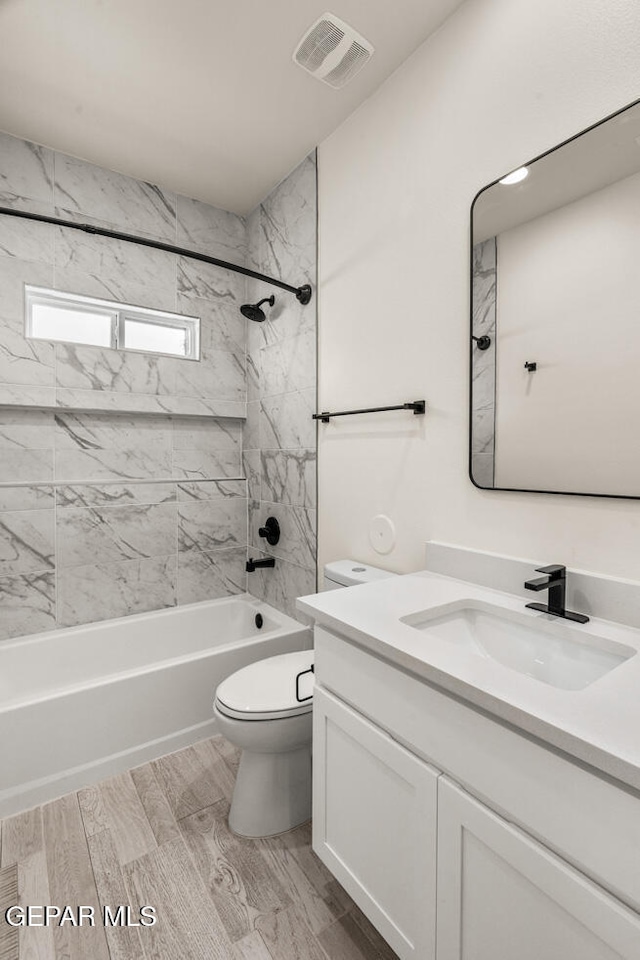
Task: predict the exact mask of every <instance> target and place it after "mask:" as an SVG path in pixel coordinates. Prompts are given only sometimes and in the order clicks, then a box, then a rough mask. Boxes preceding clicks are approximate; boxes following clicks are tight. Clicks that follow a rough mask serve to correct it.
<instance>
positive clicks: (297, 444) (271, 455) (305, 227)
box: [244, 157, 316, 617]
mask: <svg viewBox="0 0 640 960" xmlns="http://www.w3.org/2000/svg"><path fill="white" fill-rule="evenodd" d="M247 245H248V255H249V266H250V267H252V269H254V270H258V271H259V272H261V273H266V274H268V275H270V276H278V277H282V278H283V279H286V278H287V277H289V278H297V279H295V280H293V282H294V283H304V282H306V283H311V284H312V286H313V289H314V293H315V286H316V165H315V158H314V157H308V158H307V159H306V160H305V161H304V162H303V163H301V164H300V166H299V167H298V168H297V169H296V170H294V172H293V173H292V174H291V175H290V176H289V177H287V179H286V180H284V181H283V182H282V183H281V184H280V186H279V187H278V188H277V189H276V190H274V191H273V193H271V194H270V195H269V197H267V199H266V200H265V201H264V202H263V203H262V204H260V206H259V207H257V209H256V210H254V212H253V213H252V214H251V216H250V217H249V218H248V220H247ZM289 282H292V281H291V279H290V280H289ZM271 293H274V294H275V298H276V300H275V304H274V306H273V307H271V308H269V306H268V305H267V304H265V307H266V310H265V313H266V320H265V321H264V323H250V324H249V329H248V343H247V389H248V400H249V403H248V405H247V422H246V425H245V437H244V465H245V472H246V476H247V483H248V495H249V546H250V551H251V552H252V554H253V556H265V555H269V556H273V557H275V558H276V566H275V567H274V568H273V569H265V570H256V571H255V572H254V573H252V574H249V590H250V592H251V593H253V594H254V595H255V596H258V597H261V598H262V599H264V600H266V601H267V602H268V603H271V604H273V605H274V606H276V607H278V608H280V609H282V610H284V611H285V612H286V613H288V614H289V615H290V616H298V617H300V616H301V615H300V614H296V610H295V606H294V601H295V598H296V597H299V596H302V595H304V594H307V593H314V592H315V590H316V426H315V421H314V420H312V419H311V415H312V414H313V413H314V411H315V403H316V310H315V307H314V302H315V298H314V300H312V302H311V303H310V304H308V305H307V306H302V305H301V304H300V303H298V301H297V300H296V298H295V297H292V296H287V295H286V294H284V295H282V294H279V293H278V291H277V290H274V289H273V288H268V287H267V286H266V285H265V284H263V283H259V282H258V281H255V280H250V281H249V283H248V296H249V299H250V300H251V301H252V302H255V301H256V300H258V299H261V298H262V297H266V296H269V295H270V294H271ZM269 516H274V517H276V519H277V520H278V522H279V524H280V529H281V532H282V535H281V539H280V542H279V543H278V544H277V545H276V546H273V547H272V546H269V545H268V544H267V543H266V541H265V540H264V539H263V538H262V537H260V536H259V534H258V530H259V528H260V527H261V526H262V525H263V524H264V522H265V520H266V519H267V517H269Z"/></svg>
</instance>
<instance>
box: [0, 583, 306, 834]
mask: <svg viewBox="0 0 640 960" xmlns="http://www.w3.org/2000/svg"><path fill="white" fill-rule="evenodd" d="M258 613H259V614H261V616H262V620H263V623H262V627H261V628H259V627H258V626H257V624H256V615H257V614H258ZM311 642H312V641H311V631H310V630H309V629H308V628H307V627H304V626H302V625H301V624H300V623H298V622H297V621H295V620H292V619H291V618H289V617H287V616H285V615H284V614H282V613H279V612H278V611H277V610H274V609H273V607H270V606H269V605H268V604H266V603H263V602H262V601H260V600H256V599H255V598H254V597H251V596H249V595H248V594H242V595H240V596H236V597H229V598H224V599H222V600H208V601H205V602H203V603H194V604H190V605H188V606H184V607H174V608H172V609H170V610H161V611H154V612H153V613H145V614H137V615H135V616H131V617H123V618H121V619H118V620H108V621H105V622H102V623H93V624H89V625H87V626H82V627H72V628H70V629H68V630H55V631H52V632H50V633H42V634H37V635H34V636H29V637H21V638H19V639H17V640H5V641H3V642H2V643H0V817H6V816H9V815H11V814H14V813H18V812H20V811H22V810H26V809H28V808H29V807H33V806H35V805H36V804H39V803H43V802H45V801H47V800H51V799H54V798H55V797H59V796H61V795H62V794H64V793H67V792H68V791H70V790H77V789H79V788H80V787H83V786H87V785H89V784H90V783H95V782H96V781H98V780H101V779H103V778H104V777H108V776H112V775H113V774H115V773H120V772H122V771H123V770H128V769H130V768H131V767H135V766H138V765H139V764H141V763H146V762H147V761H148V760H151V759H154V758H155V757H159V756H162V755H163V754H165V753H171V752H172V751H174V750H179V749H180V748H181V747H184V746H187V745H188V744H190V743H194V742H195V741H197V740H202V739H204V738H205V737H209V736H211V735H212V734H214V733H215V732H216V727H215V721H214V719H213V714H212V703H213V695H214V690H215V688H216V686H217V684H218V683H220V681H221V680H223V679H224V678H225V677H227V676H229V674H231V673H233V671H234V670H238V669H239V668H240V667H243V666H246V665H247V664H248V663H252V662H253V661H255V660H262V659H263V658H264V657H271V656H274V655H275V654H278V653H288V652H290V651H292V650H303V649H308V648H310V647H311Z"/></svg>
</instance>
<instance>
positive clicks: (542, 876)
mask: <svg viewBox="0 0 640 960" xmlns="http://www.w3.org/2000/svg"><path fill="white" fill-rule="evenodd" d="M315 641H316V681H317V686H316V693H315V699H314V822H313V846H314V849H315V851H316V853H317V854H318V855H319V856H320V858H321V859H322V860H323V861H324V863H325V864H326V865H327V866H328V868H329V869H330V870H331V872H332V873H333V874H334V875H335V876H336V878H337V879H338V880H339V881H340V882H341V883H342V884H343V886H344V887H345V888H346V889H347V891H348V892H349V893H350V894H351V896H352V897H353V899H354V900H355V901H356V903H357V904H358V905H359V906H360V908H361V909H362V910H363V912H364V913H365V914H366V915H367V916H368V917H369V919H370V920H371V921H372V923H373V924H374V925H375V926H376V927H377V928H378V930H379V931H380V933H381V934H382V935H383V936H384V937H385V939H386V940H387V941H388V943H389V944H390V945H391V947H392V948H393V949H394V950H395V951H396V953H397V954H398V956H399V957H400V958H401V960H406V958H410V957H412V958H416V960H574V958H575V960H614V958H618V960H620V958H623V960H638V958H640V913H638V909H639V908H640V798H638V796H637V794H634V793H633V792H632V791H627V790H624V789H622V788H621V787H619V786H617V785H615V784H614V783H612V782H611V781H608V780H606V779H604V778H601V777H599V776H597V775H596V774H595V773H593V772H591V771H589V770H587V769H585V768H584V766H580V765H578V764H574V763H573V762H571V760H570V759H568V758H566V757H564V756H563V755H561V754H558V753H557V752H554V751H552V750H549V749H547V748H546V747H544V746H543V745H542V744H540V743H538V742H536V741H534V740H532V739H531V738H530V737H526V736H524V735H522V734H520V733H518V732H517V731H515V730H513V729H512V728H509V727H507V726H506V725H504V724H502V723H499V722H497V721H495V720H493V719H492V718H490V717H488V716H486V715H484V714H483V713H482V712H479V711H478V710H476V709H472V708H471V707H469V706H467V705H465V704H464V703H463V702H461V701H460V700H457V699H456V698H453V697H450V696H448V695H447V694H445V693H443V692H442V691H441V690H438V689H437V688H435V687H433V686H431V685H430V684H428V683H426V682H425V681H422V680H420V679H418V678H416V677H414V676H412V675H411V674H409V673H407V672H406V671H404V670H402V669H401V668H398V667H396V666H393V665H392V664H390V663H388V662H386V661H385V660H384V659H381V658H380V657H378V656H375V655H374V654H372V653H370V652H368V651H365V650H363V649H362V648H361V647H359V646H357V645H355V644H353V643H351V642H349V641H348V640H346V639H344V638H341V637H339V636H337V635H335V634H333V633H332V632H330V631H327V630H326V629H324V628H322V627H316V630H315ZM436 930H437V937H436Z"/></svg>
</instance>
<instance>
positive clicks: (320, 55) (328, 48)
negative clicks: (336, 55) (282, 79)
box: [294, 20, 344, 73]
mask: <svg viewBox="0 0 640 960" xmlns="http://www.w3.org/2000/svg"><path fill="white" fill-rule="evenodd" d="M343 37H344V31H343V30H340V29H339V28H338V27H337V26H336V25H335V24H334V23H331V21H330V20H319V21H318V23H317V24H316V25H315V27H314V28H313V30H312V31H311V32H310V33H308V34H307V35H306V37H305V38H304V39H303V40H302V42H301V44H300V46H299V47H298V49H297V50H296V52H295V54H294V60H295V61H296V63H299V64H300V66H301V67H304V68H305V69H306V70H309V72H310V73H315V72H316V70H318V69H319V68H320V67H321V66H322V64H323V63H324V61H325V60H326V58H327V57H328V55H329V54H330V53H333V51H334V50H335V48H336V47H337V46H338V44H339V43H340V41H341V40H342V39H343Z"/></svg>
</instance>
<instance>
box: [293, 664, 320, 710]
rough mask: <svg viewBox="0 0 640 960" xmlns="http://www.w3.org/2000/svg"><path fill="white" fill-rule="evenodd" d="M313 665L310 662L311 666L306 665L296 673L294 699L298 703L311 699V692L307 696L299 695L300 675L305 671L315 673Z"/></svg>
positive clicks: (302, 675)
mask: <svg viewBox="0 0 640 960" xmlns="http://www.w3.org/2000/svg"><path fill="white" fill-rule="evenodd" d="M313 667H314V665H313V664H311V666H310V667H307V669H306V670H301V671H300V673H297V674H296V700H297V701H298V703H304V702H305V700H312V699H313V693H310V694H309V696H308V697H301V696H300V677H304V675H305V674H306V673H315V670H314V668H313Z"/></svg>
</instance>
